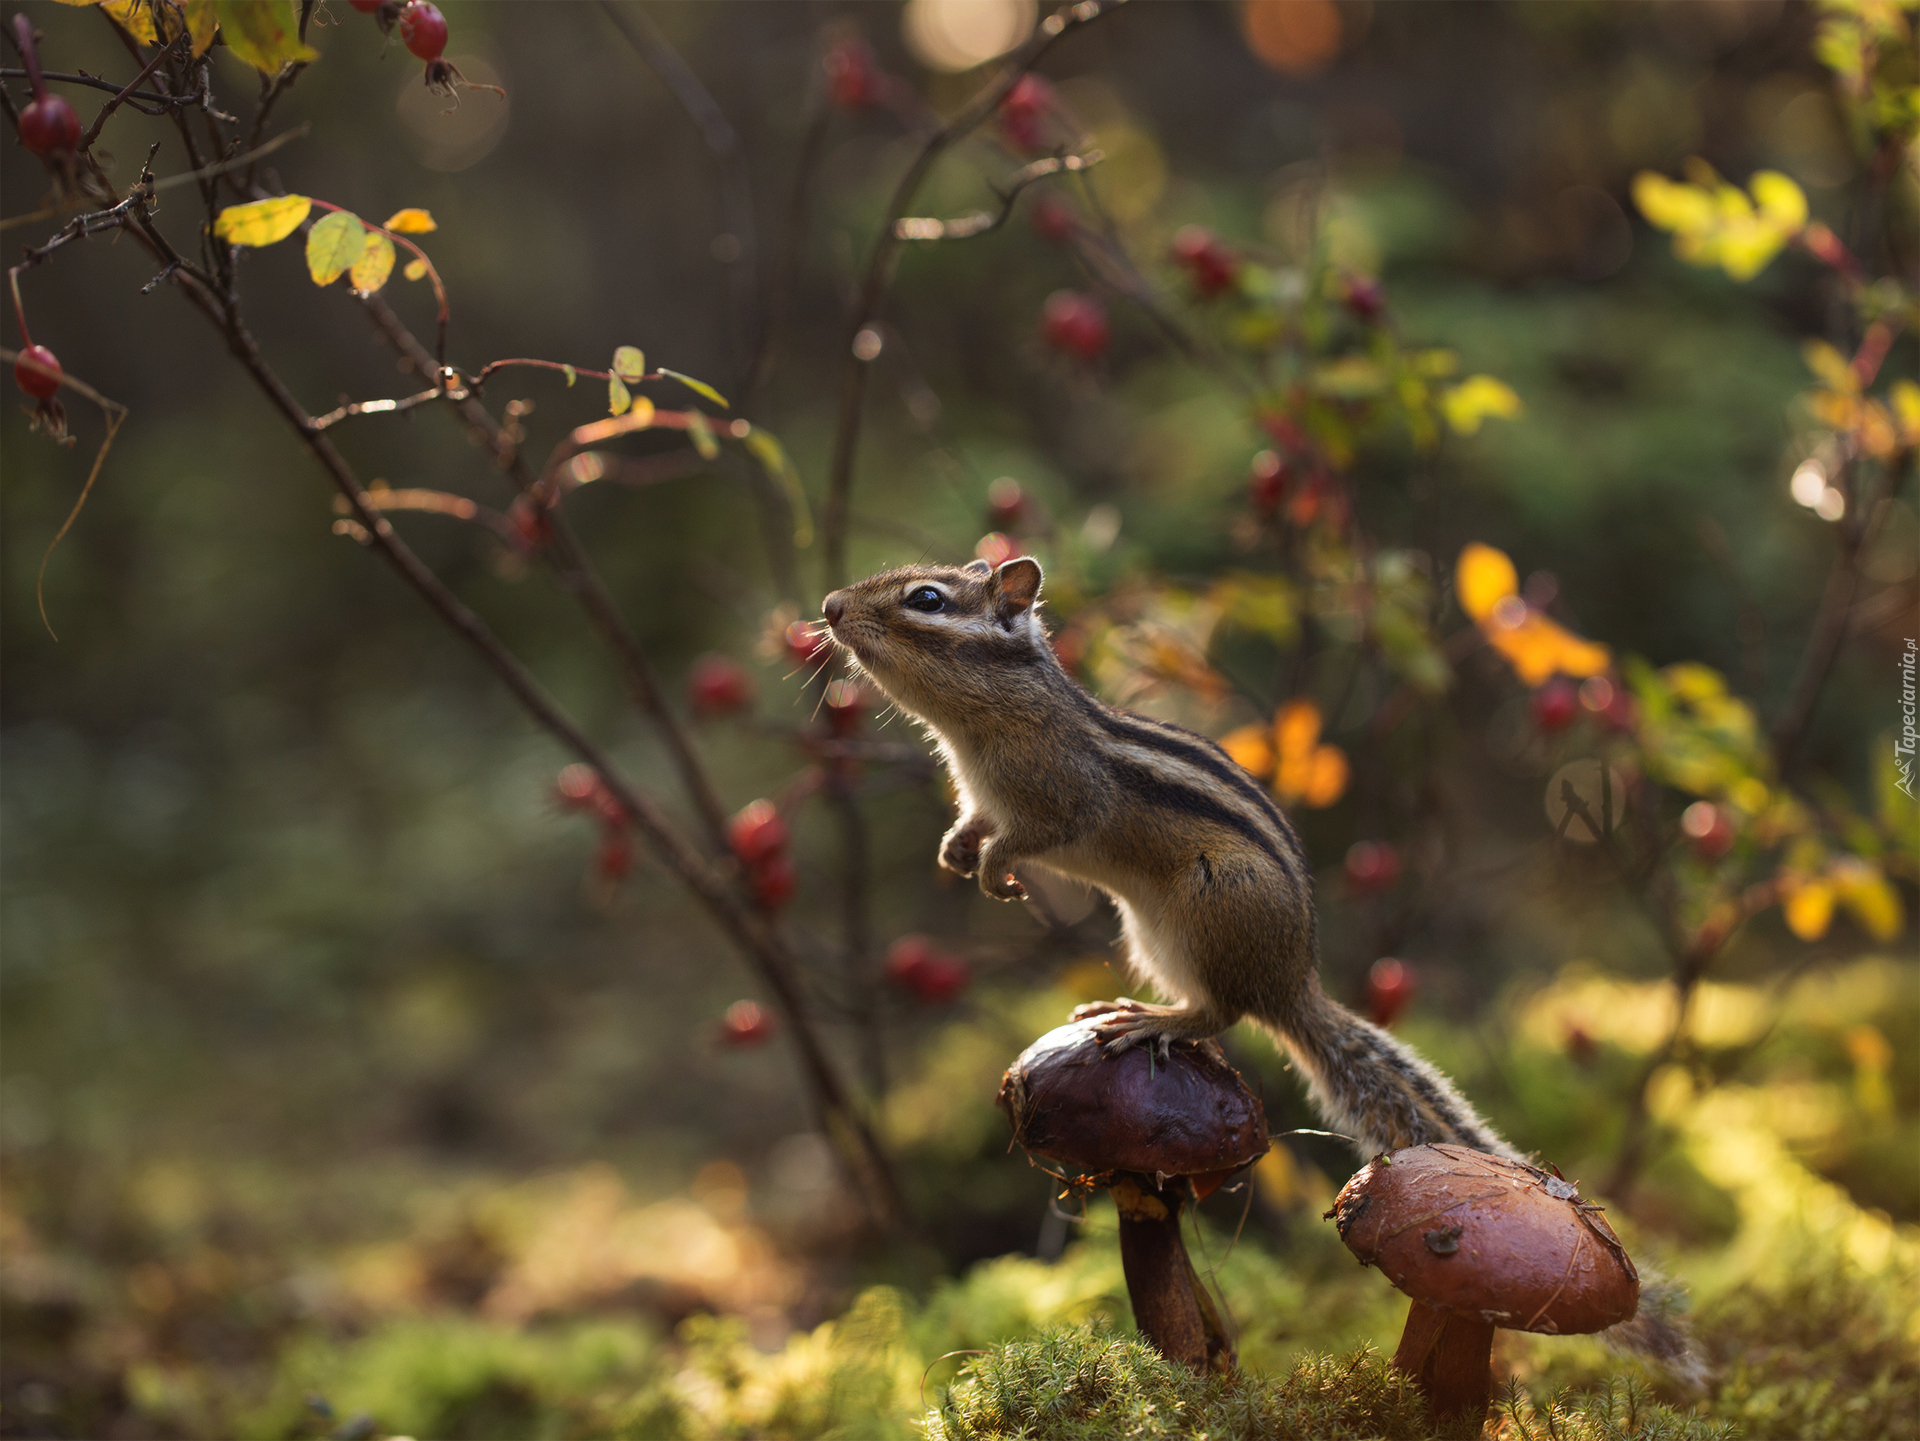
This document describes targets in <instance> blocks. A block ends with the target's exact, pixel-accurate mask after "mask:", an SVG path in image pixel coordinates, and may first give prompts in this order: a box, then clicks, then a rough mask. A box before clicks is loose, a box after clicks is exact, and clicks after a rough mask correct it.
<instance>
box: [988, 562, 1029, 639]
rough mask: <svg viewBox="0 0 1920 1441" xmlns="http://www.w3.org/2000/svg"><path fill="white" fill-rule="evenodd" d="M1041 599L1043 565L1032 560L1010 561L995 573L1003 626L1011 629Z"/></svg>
mask: <svg viewBox="0 0 1920 1441" xmlns="http://www.w3.org/2000/svg"><path fill="white" fill-rule="evenodd" d="M1039 598H1040V562H1039V561H1037V560H1035V559H1034V558H1033V557H1032V556H1030V555H1023V556H1021V557H1019V559H1017V560H1010V561H1008V562H1007V563H1006V564H1005V565H1003V566H1001V567H1000V569H998V570H997V571H995V572H994V573H993V603H994V609H995V610H997V611H999V613H1000V622H1001V624H1002V625H1006V626H1009V627H1011V626H1012V624H1013V622H1014V620H1015V619H1016V618H1017V617H1018V616H1021V615H1023V614H1025V613H1026V612H1027V611H1029V610H1032V609H1033V603H1034V602H1035V601H1036V600H1038V599H1039Z"/></svg>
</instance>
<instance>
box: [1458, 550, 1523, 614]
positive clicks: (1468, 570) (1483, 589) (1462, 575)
mask: <svg viewBox="0 0 1920 1441" xmlns="http://www.w3.org/2000/svg"><path fill="white" fill-rule="evenodd" d="M1519 589H1520V576H1519V574H1518V573H1517V572H1516V571H1515V570H1514V568H1513V562H1512V561H1511V560H1509V559H1508V558H1507V554H1506V552H1505V551H1500V550H1495V549H1494V548H1493V547H1492V546H1490V545H1481V544H1480V543H1479V542H1478V541H1475V542H1473V544H1471V545H1469V546H1467V547H1466V549H1464V550H1462V551H1461V552H1460V559H1459V561H1458V562H1457V563H1456V564H1455V566H1454V570H1453V590H1454V594H1455V595H1457V596H1459V598H1460V609H1462V610H1464V611H1465V612H1466V613H1467V614H1468V615H1470V616H1472V617H1473V618H1474V619H1475V620H1485V619H1486V618H1487V617H1488V616H1490V615H1492V614H1493V608H1494V607H1495V606H1496V605H1498V604H1499V603H1500V602H1501V601H1503V600H1505V599H1506V598H1507V597H1508V596H1510V595H1512V594H1513V593H1514V592H1515V591H1517V590H1519Z"/></svg>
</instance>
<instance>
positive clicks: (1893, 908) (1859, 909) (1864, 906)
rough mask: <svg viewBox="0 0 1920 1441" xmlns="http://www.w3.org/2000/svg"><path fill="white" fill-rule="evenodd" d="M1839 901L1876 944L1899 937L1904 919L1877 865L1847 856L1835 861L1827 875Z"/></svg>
mask: <svg viewBox="0 0 1920 1441" xmlns="http://www.w3.org/2000/svg"><path fill="white" fill-rule="evenodd" d="M1827 874H1828V876H1829V877H1830V878H1831V880H1832V882H1833V887H1834V890H1835V891H1836V892H1837V893H1838V894H1839V897H1840V901H1841V903H1842V904H1843V905H1845V906H1846V908H1847V909H1848V910H1849V911H1851V912H1853V918H1854V919H1855V920H1856V921H1858V922H1859V923H1860V927H1861V929H1862V930H1864V931H1866V933H1867V934H1868V935H1870V936H1872V937H1873V938H1874V939H1875V940H1876V941H1890V940H1892V939H1893V938H1894V937H1895V936H1897V935H1899V934H1900V931H1901V929H1902V927H1903V926H1904V925H1905V924H1906V917H1905V915H1904V914H1903V908H1902V906H1901V904H1900V893H1899V892H1898V891H1896V890H1895V889H1894V888H1893V886H1892V885H1891V884H1889V883H1888V881H1887V878H1886V876H1885V875H1884V874H1882V873H1881V870H1880V868H1879V867H1878V866H1876V865H1873V864H1871V863H1870V862H1867V861H1863V860H1860V859H1859V858H1858V857H1854V856H1849V857H1845V858H1842V859H1839V860H1836V861H1835V862H1834V864H1833V866H1832V867H1831V868H1830V869H1829V871H1828V872H1827Z"/></svg>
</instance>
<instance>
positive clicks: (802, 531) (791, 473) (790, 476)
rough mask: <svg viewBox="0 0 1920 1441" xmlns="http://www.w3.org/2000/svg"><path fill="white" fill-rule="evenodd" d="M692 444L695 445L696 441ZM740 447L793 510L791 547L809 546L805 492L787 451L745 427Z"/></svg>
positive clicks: (764, 433) (764, 434)
mask: <svg viewBox="0 0 1920 1441" xmlns="http://www.w3.org/2000/svg"><path fill="white" fill-rule="evenodd" d="M722 403H723V404H724V403H725V402H722ZM695 443H696V444H698V442H697V441H696V442H695ZM740 443H741V444H742V445H744V446H746V448H747V451H748V453H749V454H750V455H752V456H753V458H754V459H755V460H757V461H759V462H760V467H761V469H763V470H764V471H766V473H767V475H768V476H769V478H771V479H772V481H773V483H774V484H775V485H777V486H779V487H780V489H781V491H782V492H784V493H785V495H786V497H787V504H788V506H790V507H791V508H792V510H793V543H794V544H795V545H797V546H799V547H801V548H802V549H805V548H806V547H807V546H809V545H812V544H813V516H812V514H811V512H809V510H808V509H807V492H806V488H805V487H804V486H802V485H801V484H800V473H799V472H798V471H797V470H795V469H794V468H793V462H792V461H790V460H788V459H787V451H786V447H785V446H783V445H781V444H780V442H779V440H778V439H777V438H776V437H775V436H774V435H773V434H772V433H771V432H768V431H765V430H759V429H756V428H754V427H752V426H749V427H748V429H747V433H746V434H745V435H744V436H742V437H741V441H740Z"/></svg>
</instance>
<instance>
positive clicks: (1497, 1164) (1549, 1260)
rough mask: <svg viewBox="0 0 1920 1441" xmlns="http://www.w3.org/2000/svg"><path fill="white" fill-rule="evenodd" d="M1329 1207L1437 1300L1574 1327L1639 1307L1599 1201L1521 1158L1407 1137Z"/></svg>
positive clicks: (1491, 1314)
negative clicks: (1410, 1141)
mask: <svg viewBox="0 0 1920 1441" xmlns="http://www.w3.org/2000/svg"><path fill="white" fill-rule="evenodd" d="M1327 1214H1328V1215H1329V1216H1331V1217H1333V1220H1334V1224H1335V1225H1336V1226H1338V1227H1339V1228H1340V1239H1341V1240H1343V1241H1345V1242H1346V1243H1347V1249H1348V1250H1349V1251H1351V1252H1353V1254H1354V1255H1356V1256H1358V1257H1359V1258H1360V1262H1361V1264H1362V1265H1367V1266H1375V1265H1377V1266H1378V1267H1379V1268H1380V1269H1381V1271H1382V1272H1384V1273H1385V1275H1386V1277H1387V1279H1388V1280H1389V1281H1391V1282H1393V1284H1394V1285H1396V1286H1398V1287H1399V1288H1400V1289H1401V1290H1402V1291H1404V1292H1406V1293H1407V1294H1408V1295H1409V1296H1411V1297H1413V1299H1414V1300H1416V1301H1420V1302H1423V1303H1425V1304H1426V1305H1428V1306H1431V1307H1433V1308H1434V1309H1435V1310H1437V1311H1449V1312H1453V1313H1456V1314H1460V1315H1467V1316H1475V1317H1478V1318H1479V1319H1480V1320H1482V1321H1489V1322H1491V1323H1493V1324H1494V1325H1496V1326H1505V1327H1507V1328H1509V1329H1510V1330H1514V1331H1541V1332H1545V1333H1546V1334H1548V1335H1577V1334H1583V1333H1586V1332H1589V1331H1604V1330H1605V1329H1606V1328H1607V1327H1609V1326H1613V1325H1617V1324H1618V1323H1619V1322H1621V1321H1625V1320H1628V1319H1630V1318H1631V1317H1632V1316H1633V1314H1634V1312H1635V1311H1636V1310H1637V1309H1638V1308H1639V1304H1640V1277H1639V1273H1638V1272H1636V1271H1635V1270H1634V1269H1633V1261H1632V1260H1631V1259H1630V1258H1629V1257H1628V1255H1627V1251H1626V1247H1624V1246H1622V1245H1621V1244H1620V1240H1619V1238H1618V1237H1617V1236H1615V1235H1614V1234H1613V1230H1612V1228H1611V1227H1609V1226H1608V1225H1607V1223H1606V1220H1605V1218H1604V1217H1602V1216H1601V1215H1600V1213H1599V1211H1598V1209H1597V1208H1594V1207H1591V1206H1588V1205H1587V1204H1586V1203H1584V1202H1583V1201H1581V1199H1580V1195H1579V1192H1578V1191H1576V1190H1575V1189H1574V1187H1573V1186H1572V1185H1571V1184H1570V1183H1569V1182H1566V1181H1563V1180H1561V1179H1560V1178H1559V1177H1558V1176H1556V1175H1553V1174H1552V1173H1551V1172H1548V1171H1542V1170H1539V1169H1537V1168H1535V1167H1533V1166H1529V1165H1526V1164H1524V1163H1523V1162H1519V1161H1509V1160H1506V1159H1505V1158H1504V1157H1500V1156H1489V1155H1486V1154H1484V1153H1482V1152H1479V1151H1470V1150H1468V1149H1467V1148H1466V1147H1465V1146H1412V1147H1409V1148H1408V1149H1406V1150H1404V1151H1395V1152H1394V1153H1393V1154H1392V1155H1391V1156H1379V1157H1376V1158H1375V1159H1373V1160H1372V1161H1369V1162H1368V1163H1367V1164H1366V1165H1365V1166H1364V1167H1362V1168H1361V1169H1360V1171H1358V1172H1357V1173H1356V1174H1355V1175H1354V1177H1353V1179H1352V1180H1350V1181H1348V1182H1347V1184H1346V1185H1345V1186H1343V1187H1342V1188H1341V1190H1340V1194H1339V1195H1338V1196H1336V1197H1335V1198H1334V1202H1333V1209H1332V1210H1331V1211H1329V1212H1327Z"/></svg>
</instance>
